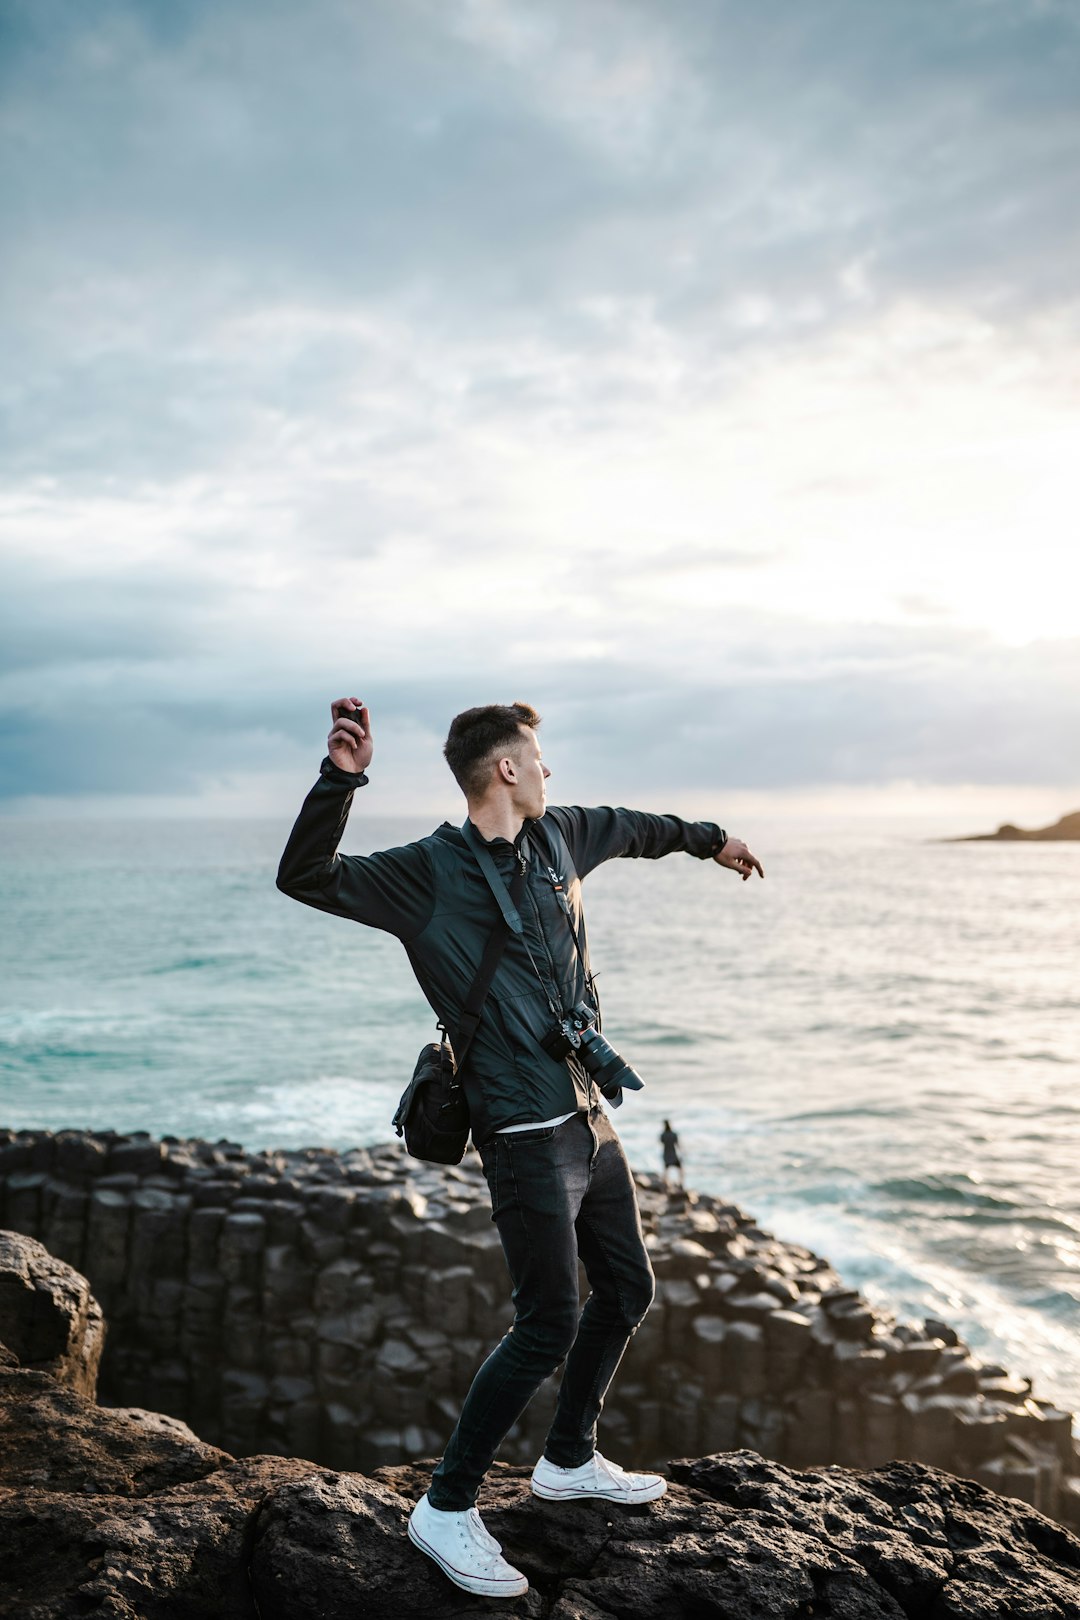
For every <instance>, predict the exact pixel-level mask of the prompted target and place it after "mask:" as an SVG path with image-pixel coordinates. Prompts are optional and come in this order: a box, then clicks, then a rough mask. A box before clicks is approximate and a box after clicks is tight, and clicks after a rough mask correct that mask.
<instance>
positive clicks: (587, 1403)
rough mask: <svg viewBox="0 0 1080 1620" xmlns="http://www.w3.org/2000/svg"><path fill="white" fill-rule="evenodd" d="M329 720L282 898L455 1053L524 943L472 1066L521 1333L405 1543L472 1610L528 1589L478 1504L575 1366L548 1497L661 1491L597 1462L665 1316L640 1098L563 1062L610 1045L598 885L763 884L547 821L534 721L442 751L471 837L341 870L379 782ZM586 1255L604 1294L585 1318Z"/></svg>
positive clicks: (500, 1347)
mask: <svg viewBox="0 0 1080 1620" xmlns="http://www.w3.org/2000/svg"><path fill="white" fill-rule="evenodd" d="M330 714H331V719H332V725H331V729H330V733H329V736H328V738H327V744H328V748H329V752H328V754H327V757H326V758H325V759H324V760H323V762H322V765H321V766H320V768H319V780H318V782H316V784H315V786H314V787H313V788H312V789H311V792H310V793H309V794H308V796H307V798H306V799H305V800H304V803H303V806H302V808H301V811H300V814H299V816H298V817H297V820H296V824H295V826H294V827H293V830H292V833H291V834H290V836H289V841H288V843H287V845H286V847H285V852H284V854H283V855H282V857H281V864H280V866H279V868H278V878H277V883H278V888H279V889H281V890H282V891H283V892H284V893H285V894H288V895H291V896H292V897H293V898H294V899H296V900H302V901H303V902H304V903H305V905H309V906H315V907H317V908H318V909H319V910H321V911H329V912H332V913H334V914H335V915H336V916H339V917H349V918H351V919H352V920H353V921H354V922H361V923H366V924H368V925H369V926H370V927H373V928H381V929H384V930H386V932H388V933H391V934H395V935H396V936H397V938H398V939H400V940H401V942H402V944H403V945H404V946H405V949H406V951H407V952H408V956H409V961H410V963H411V965H412V968H413V971H414V973H415V974H416V977H417V980H418V981H419V983H420V987H421V989H422V990H423V992H424V994H425V996H426V997H427V999H428V1001H429V1002H430V1004H431V1006H432V1007H433V1008H434V1010H435V1012H436V1014H437V1015H438V1017H439V1019H440V1021H441V1023H442V1024H443V1025H444V1027H445V1028H446V1029H448V1030H449V1031H450V1032H451V1038H452V1039H454V1038H455V1031H457V1030H458V1029H459V1027H460V1023H461V1018H462V1014H463V1011H464V1003H465V1000H466V997H467V995H468V993H469V990H470V986H471V985H472V983H473V981H474V980H475V979H476V976H477V968H478V966H479V964H480V961H481V958H482V957H483V955H484V953H485V948H486V947H487V945H488V943H489V941H490V940H491V939H492V938H493V930H495V929H497V928H498V927H499V926H500V921H501V918H502V917H503V916H507V923H506V926H507V927H508V928H511V927H512V924H511V923H510V920H509V916H508V915H507V914H508V913H509V914H511V915H512V916H513V919H514V921H515V922H516V923H517V925H518V927H520V928H521V930H522V931H521V932H520V933H518V932H516V931H512V932H509V933H508V937H507V940H506V944H505V948H504V949H503V951H502V955H501V957H500V959H499V963H498V966H497V968H496V969H495V973H494V977H493V978H492V981H491V989H490V991H489V993H488V996H487V1000H486V1001H485V1002H484V1007H483V1012H482V1014H481V1018H480V1022H479V1025H478V1027H477V1029H476V1033H475V1035H474V1037H473V1040H472V1044H471V1045H470V1047H469V1049H468V1054H467V1056H466V1058H465V1061H464V1062H463V1064H462V1067H461V1083H462V1086H463V1088H464V1091H465V1095H466V1097H467V1099H468V1104H469V1113H470V1118H471V1124H472V1137H473V1142H474V1144H475V1146H476V1148H477V1150H478V1152H479V1154H480V1159H481V1163H482V1165H483V1168H484V1174H485V1176H486V1178H487V1183H488V1189H489V1191H490V1193H491V1207H492V1219H493V1220H494V1221H495V1223H496V1225H497V1227H498V1232H499V1237H500V1239H501V1240H502V1246H503V1252H504V1254H505V1256H506V1263H507V1266H508V1268H509V1271H510V1276H511V1279H512V1281H513V1285H514V1288H513V1300H514V1306H515V1313H516V1314H515V1317H514V1323H513V1326H512V1327H511V1329H510V1331H509V1332H508V1333H507V1334H506V1336H505V1337H504V1338H503V1339H502V1340H501V1341H500V1343H499V1344H497V1345H496V1346H495V1348H494V1350H492V1352H491V1354H490V1355H489V1356H488V1358H487V1360H486V1361H485V1362H484V1364H483V1366H482V1367H481V1368H480V1370H479V1371H478V1372H477V1374H476V1376H475V1378H474V1379H473V1382H472V1387H471V1388H470V1390H469V1393H468V1395H467V1397H466V1399H465V1404H464V1406H463V1407H462V1410H461V1416H460V1418H459V1419H458V1423H457V1426H456V1428H455V1429H454V1432H453V1434H452V1435H451V1436H450V1439H449V1441H448V1442H447V1445H446V1449H445V1451H444V1453H443V1457H442V1460H441V1461H440V1463H439V1465H438V1467H437V1468H436V1469H435V1472H434V1474H433V1475H432V1480H431V1485H430V1487H429V1489H428V1490H427V1492H426V1493H425V1494H424V1495H423V1496H422V1497H421V1498H420V1501H419V1502H418V1503H417V1504H416V1507H415V1508H414V1510H413V1513H412V1515H411V1517H410V1520H409V1532H408V1533H409V1537H410V1540H412V1541H413V1542H414V1543H415V1544H416V1545H417V1546H418V1547H420V1548H421V1549H422V1550H423V1551H424V1552H425V1553H427V1555H428V1556H429V1557H430V1558H432V1559H434V1561H435V1562H436V1563H437V1564H438V1565H439V1567H440V1569H442V1570H443V1571H444V1573H445V1574H446V1575H447V1576H448V1577H449V1579H450V1580H451V1581H453V1582H454V1583H455V1585H457V1586H460V1587H462V1588H463V1589H464V1590H465V1591H466V1592H475V1593H478V1594H480V1595H482V1596H484V1597H516V1596H518V1595H519V1594H520V1593H522V1592H525V1591H527V1590H528V1585H529V1583H528V1581H527V1580H526V1578H525V1576H524V1575H522V1573H521V1572H520V1570H517V1569H514V1568H513V1567H512V1566H511V1565H510V1564H508V1563H507V1562H506V1560H505V1559H504V1558H503V1557H502V1549H501V1547H500V1546H499V1543H498V1542H497V1541H496V1540H495V1538H494V1537H493V1536H492V1535H490V1534H489V1532H488V1530H487V1529H486V1527H485V1525H484V1523H483V1520H482V1519H481V1518H480V1514H479V1512H478V1511H477V1508H476V1505H475V1504H476V1497H477V1493H478V1491H479V1488H480V1483H481V1481H482V1480H483V1477H484V1475H485V1473H486V1472H487V1470H488V1468H489V1467H490V1466H491V1463H492V1461H493V1459H494V1457H495V1453H496V1452H497V1451H498V1449H499V1446H500V1445H501V1444H502V1441H503V1439H504V1438H505V1436H506V1434H507V1432H508V1431H509V1430H510V1429H511V1428H512V1427H513V1425H514V1424H515V1423H516V1422H517V1420H518V1418H519V1417H520V1416H521V1414H522V1412H523V1411H524V1410H525V1408H526V1406H527V1405H528V1404H529V1401H530V1400H531V1399H532V1397H533V1395H534V1394H535V1393H536V1391H537V1390H538V1389H539V1388H540V1385H541V1384H542V1383H543V1382H544V1380H545V1379H546V1378H547V1377H548V1376H549V1375H550V1374H551V1373H552V1372H554V1370H555V1369H556V1367H558V1365H559V1363H560V1362H561V1361H563V1360H564V1359H565V1363H566V1365H565V1369H564V1371H563V1377H562V1385H561V1388H560V1390H559V1401H558V1408H557V1410H556V1413H555V1419H554V1422H553V1423H552V1426H551V1429H550V1430H549V1432H548V1437H547V1441H546V1443H545V1446H544V1453H543V1456H542V1457H541V1458H540V1460H539V1461H538V1462H537V1464H536V1467H535V1469H534V1470H533V1475H532V1481H531V1486H532V1491H533V1493H534V1494H535V1495H537V1496H542V1497H546V1498H547V1499H549V1500H552V1501H556V1502H558V1501H572V1500H574V1499H576V1498H582V1497H584V1498H589V1497H592V1498H598V1499H600V1500H603V1501H606V1502H617V1503H620V1504H630V1503H634V1502H650V1501H652V1500H653V1499H654V1498H655V1497H658V1496H661V1495H662V1494H663V1492H664V1490H665V1489H666V1485H665V1481H664V1480H663V1478H662V1477H661V1476H660V1475H659V1474H631V1473H627V1472H625V1471H624V1470H623V1469H622V1468H620V1467H619V1466H618V1464H617V1463H612V1462H608V1461H607V1459H606V1458H605V1457H602V1456H601V1455H600V1453H599V1452H598V1451H597V1449H596V1422H597V1418H598V1417H599V1415H600V1412H601V1410H602V1408H603V1404H604V1396H605V1394H606V1393H607V1389H608V1386H609V1385H610V1383H611V1380H612V1378H613V1377H614V1375H615V1371H616V1368H617V1367H618V1365H619V1362H620V1360H621V1359H622V1355H623V1352H624V1351H625V1349H626V1346H627V1344H628V1342H629V1340H630V1338H631V1336H632V1334H633V1333H634V1331H635V1329H636V1328H637V1326H638V1324H639V1323H640V1322H641V1320H642V1318H643V1317H644V1315H645V1313H646V1311H647V1310H648V1308H649V1306H650V1304H651V1303H652V1298H653V1289H654V1278H653V1272H652V1267H651V1265H650V1264H649V1256H648V1253H647V1251H646V1248H645V1242H644V1239H643V1237H642V1230H641V1216H640V1212H639V1210H638V1203H637V1195H636V1193H635V1189H634V1181H633V1177H632V1175H631V1173H630V1167H629V1165H628V1164H627V1162H626V1156H625V1154H624V1153H623V1149H622V1144H621V1143H620V1141H619V1138H618V1136H617V1135H616V1133H615V1130H614V1128H613V1127H612V1124H611V1121H610V1120H609V1118H608V1115H607V1113H606V1112H605V1111H604V1109H603V1108H602V1106H601V1103H600V1096H601V1091H602V1092H603V1095H604V1096H606V1097H607V1099H608V1103H609V1106H610V1107H613V1108H614V1107H618V1105H619V1103H620V1102H621V1101H622V1092H621V1089H620V1088H621V1086H624V1085H630V1084H632V1083H633V1084H637V1085H640V1084H641V1081H640V1080H639V1079H638V1077H637V1076H636V1075H634V1074H633V1071H632V1070H629V1069H628V1067H627V1066H626V1065H625V1064H623V1063H622V1060H621V1059H619V1058H618V1055H617V1054H615V1053H612V1054H611V1056H612V1058H614V1060H615V1066H616V1067H615V1068H614V1069H609V1068H607V1067H600V1068H598V1067H597V1064H596V1062H595V1059H596V1053H597V1050H598V1045H597V1044H596V1043H595V1040H594V1041H591V1042H590V1044H589V1045H588V1046H587V1047H586V1048H584V1050H585V1051H586V1053H587V1056H588V1059H589V1060H590V1061H589V1062H586V1061H583V1060H582V1058H581V1057H580V1056H579V1055H578V1049H577V1048H575V1047H574V1046H573V1044H572V1043H569V1044H568V1046H567V1050H566V1052H565V1053H564V1052H562V1051H560V1050H559V1037H560V1036H565V1030H566V1028H567V1027H569V1026H568V1020H569V1016H570V1014H571V1012H574V1013H577V1012H578V1011H579V1009H581V1008H582V1007H585V1008H586V1009H587V1011H588V1014H589V1017H590V1019H592V1020H593V1021H594V1022H593V1024H592V1026H591V1027H592V1029H593V1030H594V1031H595V1033H596V1035H598V1030H596V1022H598V1009H597V1006H596V992H595V989H594V985H593V976H592V971H591V969H590V966H589V954H588V943H587V940H586V936H585V925H584V918H583V916H582V909H581V882H582V879H583V878H584V877H585V876H586V875H587V874H588V873H589V872H591V871H592V870H593V868H594V867H596V866H599V865H600V863H601V862H602V861H608V860H611V859H613V858H614V857H616V856H621V857H634V856H638V857H645V858H647V859H650V860H655V859H657V858H658V857H659V856H661V855H670V854H673V853H674V852H675V851H677V850H682V851H685V852H686V853H688V854H690V855H695V856H697V857H698V858H699V859H700V860H703V861H705V860H713V861H716V862H718V863H719V864H720V865H721V866H725V867H727V868H729V869H730V870H731V871H733V872H737V873H739V875H740V876H741V877H742V878H743V879H744V880H745V879H747V878H749V877H750V876H751V874H752V873H753V872H755V871H756V872H757V873H758V874H759V875H760V876H761V877H764V875H765V874H764V872H763V871H762V869H761V863H760V862H759V861H758V860H757V859H756V857H755V856H753V855H752V854H751V853H750V851H749V850H748V849H747V847H746V845H745V844H744V843H742V842H741V841H740V840H739V839H738V838H729V837H728V836H727V834H726V833H725V832H724V831H723V829H722V828H720V827H717V826H716V825H715V824H714V823H713V822H706V821H696V822H687V821H682V820H680V818H679V817H678V816H659V815H648V814H645V813H644V812H643V811H639V810H612V809H609V808H607V807H604V808H601V809H581V808H579V807H571V808H562V807H559V806H553V807H552V808H551V809H548V807H547V791H546V782H547V778H548V777H549V776H550V775H551V772H550V771H549V770H548V768H547V766H546V765H545V764H544V763H543V760H542V758H541V754H540V744H539V742H538V740H537V736H536V728H537V726H538V725H539V724H540V716H539V715H538V714H537V712H536V710H535V709H533V708H530V706H529V705H528V704H527V703H511V704H499V703H492V704H488V705H486V706H485V707H483V708H475V709H467V710H466V711H465V713H464V714H459V715H458V716H457V718H456V719H455V720H454V721H453V723H452V725H451V727H450V734H449V736H448V737H447V740H446V746H445V748H444V750H443V751H444V753H445V756H446V760H447V763H448V764H449V766H450V769H451V771H452V772H453V774H454V776H455V778H456V780H457V782H458V785H459V786H460V788H461V790H462V792H463V793H464V794H465V798H466V801H467V803H468V819H467V820H466V822H465V824H464V825H463V826H462V827H454V826H451V824H450V823H449V822H444V823H443V825H442V826H441V827H438V828H436V830H435V831H434V832H433V833H432V834H430V836H429V837H427V838H421V839H420V840H419V841H418V842H416V843H413V844H406V845H404V846H403V847H401V848H398V849H388V850H382V851H381V852H378V853H376V854H374V855H367V856H357V855H339V854H338V853H337V847H338V844H339V843H340V842H341V838H342V835H343V833H344V831H345V823H346V820H347V819H348V815H349V810H350V807H351V805H352V800H353V792H354V789H356V788H358V787H363V786H365V785H366V783H367V780H368V778H367V775H366V774H365V773H366V770H367V767H368V765H370V763H371V757H372V741H371V719H370V716H369V714H368V710H367V708H366V707H365V706H364V705H363V704H362V703H361V702H360V700H359V699H358V698H338V699H337V700H336V701H335V702H334V703H332V704H331V705H330ZM492 863H494V864H493V865H492ZM485 874H486V875H485ZM500 884H505V885H507V886H508V889H509V894H510V901H511V902H512V904H508V903H507V902H506V901H505V900H504V898H503V896H502V895H501V892H499V893H498V902H497V901H496V892H498V891H499V885H500ZM489 885H490V886H489ZM341 1016H342V1018H343V1019H344V1020H345V1021H347V1022H348V1023H349V1024H350V1026H355V1024H356V1022H357V1020H358V1019H359V1021H360V1023H361V1024H362V1022H363V1008H355V1007H353V1006H352V1005H351V1004H350V1002H349V997H348V991H347V988H344V987H343V990H342V1007H341ZM573 1027H574V1028H577V1029H580V1028H582V1027H584V1026H581V1025H575V1026H573ZM553 1037H554V1038H553ZM599 1046H604V1047H606V1043H604V1042H602V1041H601V1042H599ZM607 1050H609V1051H610V1048H607ZM590 1063H591V1066H590ZM598 1081H599V1084H598ZM579 1258H580V1260H581V1262H582V1264H583V1265H584V1267H585V1271H586V1274H587V1276H588V1279H589V1284H590V1287H591V1290H592V1292H591V1293H590V1295H589V1298H588V1300H587V1302H586V1304H585V1308H584V1310H580V1311H579V1306H580V1301H579V1295H578V1261H579Z"/></svg>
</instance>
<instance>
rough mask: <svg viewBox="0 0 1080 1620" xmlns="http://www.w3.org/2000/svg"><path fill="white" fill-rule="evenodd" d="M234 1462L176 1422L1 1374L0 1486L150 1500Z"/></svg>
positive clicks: (26, 1376) (14, 1372) (17, 1373)
mask: <svg viewBox="0 0 1080 1620" xmlns="http://www.w3.org/2000/svg"><path fill="white" fill-rule="evenodd" d="M231 1460H232V1459H231V1458H230V1457H229V1455H228V1453H227V1452H224V1451H219V1450H218V1449H217V1447H216V1446H207V1445H204V1444H203V1442H202V1441H201V1440H200V1439H199V1438H198V1437H197V1436H196V1435H194V1434H193V1433H192V1432H191V1430H190V1429H189V1428H188V1426H187V1424H186V1423H181V1422H180V1421H179V1419H178V1418H170V1417H165V1416H163V1415H162V1414H161V1413H159V1412H142V1411H139V1410H138V1409H137V1408H131V1407H129V1408H126V1409H124V1410H116V1409H113V1408H109V1407H106V1406H95V1405H94V1404H93V1403H92V1402H90V1401H87V1400H85V1399H84V1398H83V1397H82V1396H80V1395H77V1394H76V1393H75V1392H74V1391H73V1390H70V1389H66V1388H65V1387H64V1386H63V1385H62V1384H58V1383H57V1382H56V1381H55V1379H52V1378H49V1377H48V1376H47V1375H46V1374H45V1373H39V1372H30V1371H26V1370H21V1369H9V1368H3V1369H0V1486H8V1487H11V1488H19V1487H23V1486H35V1485H40V1484H43V1483H45V1482H47V1483H48V1486H49V1489H50V1490H53V1491H85V1492H87V1493H92V1494H94V1495H103V1496H147V1495H150V1494H151V1493H152V1492H154V1491H160V1490H164V1489H167V1488H168V1487H170V1486H172V1485H178V1484H183V1483H186V1482H188V1481H190V1480H194V1479H200V1478H202V1477H203V1475H205V1474H210V1473H213V1471H214V1470H215V1469H216V1468H220V1467H221V1466H222V1464H223V1463H227V1462H231Z"/></svg>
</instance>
